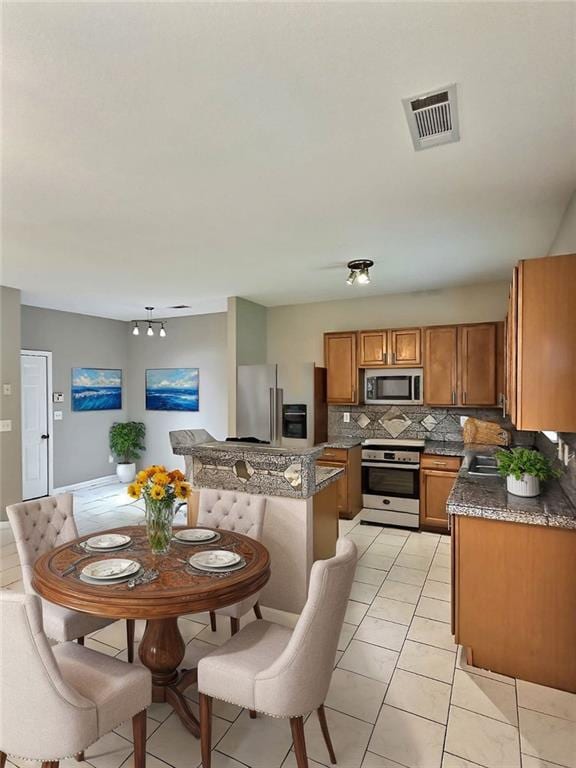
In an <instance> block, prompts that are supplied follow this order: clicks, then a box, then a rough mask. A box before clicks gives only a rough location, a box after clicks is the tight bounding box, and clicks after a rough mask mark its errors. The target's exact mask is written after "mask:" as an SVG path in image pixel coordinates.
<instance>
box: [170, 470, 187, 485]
mask: <svg viewBox="0 0 576 768" xmlns="http://www.w3.org/2000/svg"><path fill="white" fill-rule="evenodd" d="M169 474H170V480H172V482H182V481H183V480H184V479H185V477H184V473H183V472H180V470H179V469H173V470H172V472H170V473H169Z"/></svg>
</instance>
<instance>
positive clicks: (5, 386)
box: [2, 384, 12, 395]
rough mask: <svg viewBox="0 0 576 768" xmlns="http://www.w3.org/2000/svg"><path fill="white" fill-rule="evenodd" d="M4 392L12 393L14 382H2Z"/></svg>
mask: <svg viewBox="0 0 576 768" xmlns="http://www.w3.org/2000/svg"><path fill="white" fill-rule="evenodd" d="M2 393H3V394H4V395H11V394H12V384H2Z"/></svg>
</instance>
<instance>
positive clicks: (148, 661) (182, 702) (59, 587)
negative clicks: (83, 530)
mask: <svg viewBox="0 0 576 768" xmlns="http://www.w3.org/2000/svg"><path fill="white" fill-rule="evenodd" d="M182 528H184V526H182ZM174 530H175V531H176V530H178V528H176V527H175V529H174ZM112 532H113V533H123V534H128V535H129V536H130V537H131V543H130V546H129V547H128V548H126V549H123V550H121V551H116V552H108V553H85V554H82V552H84V550H82V549H81V548H80V545H81V543H82V542H84V541H86V540H87V539H89V538H90V536H93V535H94V534H90V535H88V536H81V537H79V538H78V539H74V540H73V541H69V542H68V543H66V544H63V545H62V546H60V547H56V548H55V549H53V550H51V551H50V552H47V553H46V554H44V555H42V556H41V557H40V558H38V560H37V561H36V563H35V565H34V577H33V582H32V584H33V587H34V589H35V590H36V592H37V593H38V594H39V595H41V596H42V597H43V598H45V599H46V600H49V601H50V602H52V603H56V604H57V605H62V606H64V607H66V608H71V609H73V610H75V611H82V612H83V613H89V614H92V615H95V616H103V617H106V618H110V619H145V620H146V629H145V631H144V636H143V637H142V640H141V642H140V646H139V650H138V654H139V656H140V660H141V662H142V664H144V666H146V667H148V669H149V670H150V672H151V673H152V699H153V701H156V702H163V701H165V702H167V703H169V704H170V705H171V706H172V707H173V708H174V710H175V711H176V713H177V714H178V716H179V717H180V719H181V720H182V722H183V724H184V725H185V726H186V727H187V728H188V730H189V731H191V732H192V733H193V734H194V736H196V737H198V736H199V733H200V730H199V725H198V720H197V719H196V717H195V716H194V714H193V713H192V710H191V709H190V706H189V704H188V701H187V699H186V698H185V696H184V691H185V690H186V688H188V687H189V686H190V685H192V684H193V683H194V682H196V669H189V670H181V669H180V668H179V667H180V664H181V663H182V660H183V658H184V651H185V643H184V640H183V638H182V635H181V634H180V630H179V628H178V617H179V616H183V615H185V614H190V613H199V612H203V611H214V610H217V609H218V608H223V607H224V606H227V605H232V604H233V603H236V602H238V601H239V600H242V599H244V598H246V597H249V596H250V595H253V594H254V593H255V592H258V591H259V590H260V589H262V587H263V586H264V585H265V584H266V582H267V581H268V579H269V578H270V556H269V554H268V550H267V549H266V547H264V546H263V545H262V544H261V543H260V542H258V541H255V540H254V539H251V538H249V537H248V536H244V535H242V534H240V533H233V532H231V531H225V530H221V529H220V530H218V533H219V534H220V539H219V541H217V542H215V543H214V544H196V545H190V544H182V543H180V542H178V541H177V540H176V539H174V540H173V541H172V545H171V547H170V551H169V552H168V553H167V554H165V555H155V554H153V553H152V552H151V550H150V547H149V545H148V539H147V536H146V528H145V527H144V526H131V527H122V528H114V529H110V530H107V531H102V532H98V533H112ZM206 549H228V550H233V551H235V552H237V553H238V554H239V555H241V556H242V557H243V558H244V559H245V560H246V566H245V567H244V568H241V569H240V570H236V571H230V572H227V574H226V575H221V574H220V575H214V574H213V573H206V574H204V573H196V572H195V571H193V570H192V569H191V568H189V567H188V566H187V560H188V558H189V557H190V555H191V554H194V553H195V552H200V551H203V550H206ZM111 557H122V558H129V559H132V560H137V561H138V562H139V563H140V564H141V565H142V567H143V568H144V569H155V570H157V571H158V574H159V575H158V578H156V579H155V580H154V581H152V582H150V583H143V584H138V585H137V586H135V587H134V588H133V589H130V588H129V587H128V582H124V583H120V584H118V583H115V584H102V585H93V584H88V583H86V582H84V581H82V580H81V579H80V574H81V571H82V568H83V567H84V566H85V565H88V564H89V563H91V562H93V561H95V560H103V559H107V558H111ZM74 564H76V567H75V568H74V569H71V568H70V566H72V565H74ZM64 574H65V575H64Z"/></svg>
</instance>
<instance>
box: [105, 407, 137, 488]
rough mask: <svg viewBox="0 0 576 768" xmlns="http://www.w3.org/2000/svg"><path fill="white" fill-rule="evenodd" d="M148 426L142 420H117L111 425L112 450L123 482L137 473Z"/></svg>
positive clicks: (130, 479) (128, 480) (117, 470)
mask: <svg viewBox="0 0 576 768" xmlns="http://www.w3.org/2000/svg"><path fill="white" fill-rule="evenodd" d="M145 435H146V427H145V426H144V424H142V422H140V421H125V422H116V423H114V424H112V426H111V427H110V450H111V451H112V453H113V454H114V456H116V459H117V462H118V463H117V464H116V474H117V475H118V479H119V480H120V482H121V483H131V482H132V481H133V480H134V477H135V475H136V464H135V461H136V459H139V458H140V454H141V453H142V451H143V450H144V436H145Z"/></svg>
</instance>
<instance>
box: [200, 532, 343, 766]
mask: <svg viewBox="0 0 576 768" xmlns="http://www.w3.org/2000/svg"><path fill="white" fill-rule="evenodd" d="M355 569H356V545H355V544H354V542H352V541H351V540H350V539H339V540H338V542H337V545H336V555H335V557H332V558H330V559H329V560H317V561H316V562H315V563H314V565H313V566H312V570H311V572H310V587H309V589H308V599H307V601H306V605H305V606H304V610H303V611H302V614H301V615H300V618H299V619H298V623H297V624H296V626H295V627H294V629H293V630H291V629H288V628H287V627H283V626H280V625H279V624H273V623H271V622H268V621H254V622H252V623H251V624H248V625H247V626H245V627H244V629H242V630H241V631H240V632H238V634H237V635H234V637H231V638H230V640H228V641H227V642H226V643H224V645H222V646H220V647H219V648H217V649H216V650H214V651H212V652H211V653H209V654H208V655H207V656H204V658H202V659H200V662H199V663H198V690H199V692H200V734H201V735H200V738H201V746H202V765H203V768H210V748H211V743H210V742H211V713H212V698H213V697H215V698H217V699H221V700H223V701H228V702H230V703H231V704H236V705H238V706H240V707H245V708H246V709H249V710H255V711H257V712H263V713H265V714H268V715H271V716H272V717H285V718H290V726H291V728H292V738H293V741H294V751H295V753H296V762H297V765H298V768H308V760H307V757H306V743H305V740H304V720H303V717H304V715H307V714H308V712H311V711H312V710H313V709H315V710H317V712H318V717H319V720H320V725H321V728H322V733H323V735H324V740H325V741H326V746H327V747H328V753H329V755H330V761H331V762H332V763H335V762H336V757H335V755H334V749H333V747H332V743H331V741H330V734H329V733H328V724H327V722H326V715H325V713H324V699H325V698H326V694H327V693H328V688H329V686H330V679H331V677H332V670H333V668H334V660H335V658H336V648H337V644H338V638H339V636H340V630H341V629H342V623H343V621H344V613H345V611H346V605H347V603H348V597H349V595H350V589H351V587H352V581H353V579H354V571H355Z"/></svg>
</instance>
